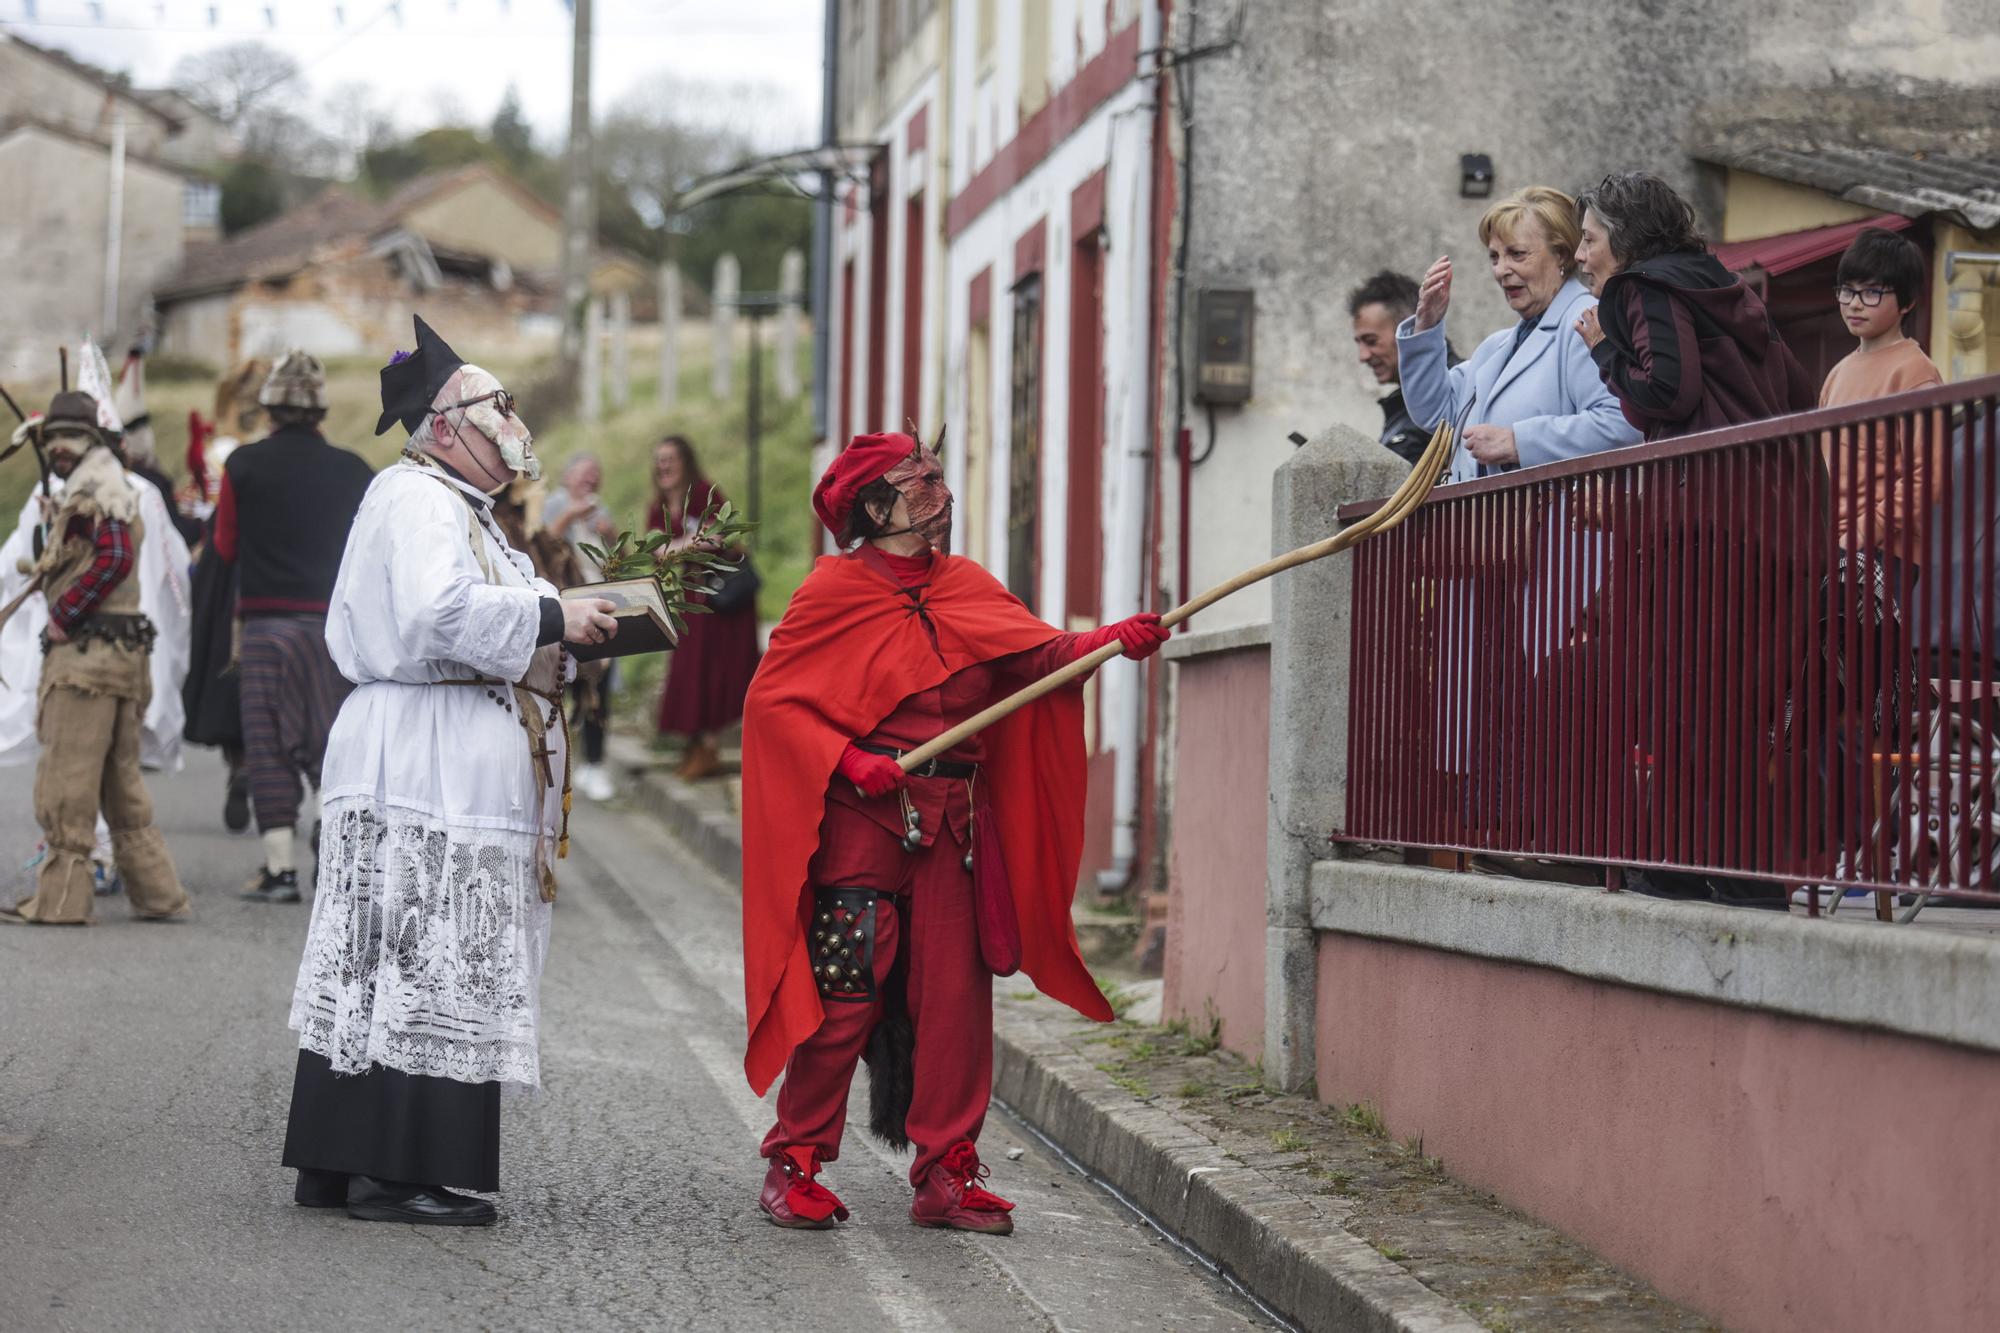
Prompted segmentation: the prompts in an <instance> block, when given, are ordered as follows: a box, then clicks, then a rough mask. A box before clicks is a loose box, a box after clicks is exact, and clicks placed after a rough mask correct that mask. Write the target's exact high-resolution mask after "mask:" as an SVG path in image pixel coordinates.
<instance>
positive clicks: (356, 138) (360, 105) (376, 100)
mask: <svg viewBox="0 0 2000 1333" xmlns="http://www.w3.org/2000/svg"><path fill="white" fill-rule="evenodd" d="M319 119H320V124H321V125H322V126H324V127H325V130H326V133H327V135H328V136H329V137H330V138H331V139H332V140H333V141H334V142H335V143H336V144H338V145H339V146H340V152H341V154H342V156H343V157H344V158H345V162H344V163H343V168H344V170H346V171H352V170H353V167H354V163H355V162H357V161H359V160H360V157H361V154H362V153H364V152H366V151H367V150H369V149H370V148H379V147H381V146H382V145H383V144H385V143H388V142H390V141H391V140H392V139H394V138H396V121H395V118H394V117H393V116H391V115H390V114H389V111H388V108H387V107H386V106H385V105H384V104H383V102H382V100H381V98H380V97H379V96H378V95H377V93H376V91H375V88H374V86H373V85H371V84H369V83H366V82H364V81H362V80H359V79H354V80H350V81H348V82H346V83H341V84H336V85H335V86H334V87H333V89H332V91H330V92H328V93H327V95H326V96H325V97H323V98H321V99H320V117H319Z"/></svg>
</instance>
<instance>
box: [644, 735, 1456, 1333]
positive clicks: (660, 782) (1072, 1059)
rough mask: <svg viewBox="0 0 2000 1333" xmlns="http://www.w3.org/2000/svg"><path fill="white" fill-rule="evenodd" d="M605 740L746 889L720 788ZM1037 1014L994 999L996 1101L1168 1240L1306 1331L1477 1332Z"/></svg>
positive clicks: (1334, 1220)
mask: <svg viewBox="0 0 2000 1333" xmlns="http://www.w3.org/2000/svg"><path fill="white" fill-rule="evenodd" d="M608 741H609V748H610V757H611V760H612V762H613V764H614V765H616V766H617V767H618V768H619V769H621V770H623V771H624V773H625V775H626V786H627V789H628V791H629V794H630V796H631V798H632V800H633V802H634V804H636V805H637V806H639V808H641V809H643V810H644V811H646V812H647V813H648V814H650V815H653V816H654V817H656V818H658V819H659V820H660V822H661V823H662V824H663V825H664V826H665V827H666V828H667V829H668V830H669V831H670V832H672V833H673V834H674V835H675V836H676V837H678V838H679V839H680V840H681V841H682V842H684V843H686V844H687V846H688V847H689V849H690V850H692V851H693V852H694V853H695V854H696V855H697V856H699V857H700V858H701V859H702V861H703V862H704V863H705V864H707V865H708V866H709V867H710V868H711V869H712V870H714V871H715V872H716V873H717V874H718V875H722V876H724V877H725V878H728V879H733V880H738V881H740V880H741V878H742V874H743V846H742V837H741V833H740V831H739V827H738V823H737V818H736V815H735V812H734V811H732V810H731V809H729V807H728V803H727V801H726V800H725V799H724V798H723V796H722V794H721V792H720V791H719V790H718V789H717V788H716V787H715V785H714V784H705V785H703V786H696V785H694V784H690V783H684V782H681V781H679V780H678V779H676V778H673V777H671V776H670V775H668V774H665V773H661V772H658V771H656V770H655V769H654V766H653V765H652V764H650V763H649V762H648V756H647V755H646V752H645V750H644V748H643V747H642V746H640V745H638V744H637V743H636V742H633V741H631V740H629V739H626V738H622V737H616V736H614V737H610V738H608ZM1036 1003H1037V1002H1036V1001H1017V1000H1006V999H1001V998H999V997H997V996H996V998H995V1003H994V1017H995V1020H996V1021H995V1025H994V1027H995V1032H994V1037H995V1040H994V1085H993V1092H994V1096H995V1097H996V1098H997V1099H999V1100H1000V1101H1002V1102H1005V1103H1006V1104H1007V1105H1008V1106H1009V1107H1010V1108H1011V1109H1012V1110H1013V1111H1014V1112H1015V1113H1016V1114H1018V1115H1019V1116H1020V1117H1021V1118H1022V1119H1024V1120H1026V1121H1027V1122H1028V1123H1029V1124H1031V1125H1033V1126H1035V1127H1036V1128H1037V1129H1038V1130H1040V1131H1041V1132H1042V1133H1043V1134H1045V1135H1047V1136H1048V1137H1049V1138H1050V1139H1052V1140H1054V1141H1055V1142H1056V1143H1057V1144H1059V1145H1060V1146H1061V1147H1062V1148H1063V1150H1064V1151H1065V1152H1067V1153H1068V1154H1069V1155H1070V1156H1071V1157H1073V1158H1074V1159H1075V1160H1076V1161H1077V1162H1079V1163H1081V1164H1082V1165H1083V1166H1084V1167H1086V1168H1087V1169H1089V1170H1090V1171H1091V1172H1092V1173H1094V1174H1095V1175H1097V1176H1098V1177H1099V1178H1100V1179H1102V1180H1104V1181H1105V1182H1106V1183H1108V1184H1109V1185H1111V1186H1112V1187H1113V1188H1114V1189H1116V1190H1117V1191H1118V1192H1119V1193H1120V1194H1122V1195H1124V1196H1125V1197H1126V1198H1127V1199H1129V1200H1130V1201H1131V1202H1132V1203H1133V1204H1135V1205H1136V1206H1137V1207H1138V1208H1140V1209H1141V1210H1142V1211H1144V1212H1145V1213H1146V1214H1147V1215H1148V1216H1149V1217H1151V1218H1152V1219H1153V1220H1154V1221H1155V1222H1157V1223H1158V1225H1159V1226H1160V1227H1161V1228H1163V1229H1164V1230H1165V1231H1166V1232H1167V1233H1168V1234H1169V1235H1171V1236H1173V1237H1174V1238H1175V1239H1176V1240H1178V1241H1179V1242H1180V1243H1182V1244H1184V1245H1186V1246H1187V1247H1188V1248H1190V1249H1192V1250H1194V1251H1196V1252H1197V1253H1198V1254H1200V1255H1201V1256H1202V1257H1203V1258H1204V1259H1206V1260H1208V1261H1209V1262H1211V1263H1213V1264H1214V1265H1216V1266H1217V1267H1218V1268H1219V1269H1221V1270H1222V1271H1223V1272H1224V1273H1226V1274H1228V1275H1229V1276H1230V1277H1231V1278H1232V1279H1234V1280H1235V1281H1237V1282H1239V1283H1241V1284H1242V1285H1243V1286H1244V1287H1245V1288H1246V1289H1247V1290H1248V1291H1250V1292H1251V1293H1252V1294H1253V1295H1255V1296H1256V1298H1257V1299H1258V1300H1260V1301H1262V1302H1263V1303H1264V1304H1265V1305H1267V1306H1269V1307H1270V1308H1271V1309H1273V1310H1275V1311H1277V1312H1278V1313H1279V1314H1281V1315H1282V1316H1284V1317H1285V1318H1286V1319H1288V1320H1290V1321H1291V1322H1293V1323H1294V1324H1296V1325H1298V1326H1299V1327H1300V1328H1302V1329H1306V1330H1309V1331H1310V1333H1480V1330H1481V1329H1482V1327H1483V1326H1482V1325H1481V1324H1480V1323H1479V1321H1478V1320H1476V1319H1474V1318H1472V1317H1471V1316H1470V1315H1469V1314H1467V1313H1466V1312H1465V1311H1464V1310H1462V1309H1460V1308H1459V1307H1458V1306H1456V1305H1454V1304H1452V1303H1451V1302H1450V1301H1448V1300H1446V1299H1445V1298H1444V1297H1442V1296H1440V1295H1438V1294H1437V1293H1436V1292H1434V1291H1432V1290H1431V1289H1430V1288H1428V1287H1426V1286H1425V1285H1424V1284H1423V1283H1421V1282H1419V1281H1418V1280H1417V1279H1416V1278H1414V1277H1412V1276H1411V1275H1410V1274H1409V1273H1407V1272H1405V1271H1404V1270H1403V1269H1402V1268H1401V1267H1400V1266H1398V1265H1397V1264H1396V1263H1394V1262H1393V1261H1391V1260H1389V1259H1387V1258H1385V1257H1384V1256H1383V1255H1382V1254H1380V1253H1379V1252H1377V1251H1376V1249H1375V1248H1374V1247H1373V1246H1372V1245H1370V1244H1369V1243H1368V1242H1367V1241H1365V1240H1363V1239H1362V1238H1361V1237H1359V1236H1356V1235H1354V1234H1353V1233H1351V1232H1349V1231H1347V1230H1345V1229H1344V1228H1342V1227H1341V1226H1340V1225H1339V1220H1338V1216H1337V1214H1338V1209H1337V1208H1331V1207H1328V1206H1327V1205H1326V1203H1325V1202H1323V1201H1317V1200H1310V1199H1307V1198H1304V1197H1302V1196H1301V1195H1299V1194H1298V1193H1296V1192H1295V1191H1294V1190H1292V1189H1290V1188H1289V1187H1287V1186H1286V1185H1285V1184H1283V1183H1282V1182H1280V1181H1278V1180H1275V1179H1273V1178H1272V1177H1271V1176H1269V1175H1267V1174H1265V1172H1264V1171H1262V1170H1260V1169H1259V1168H1258V1166H1255V1165H1251V1164H1249V1162H1250V1161H1254V1160H1256V1158H1257V1155H1258V1154H1260V1153H1261V1154H1263V1155H1265V1156H1270V1157H1272V1158H1273V1163H1274V1164H1275V1163H1277V1162H1282V1161H1290V1160H1293V1159H1292V1158H1291V1157H1288V1156H1287V1155H1284V1154H1275V1155H1273V1154H1270V1152H1269V1146H1268V1145H1267V1144H1263V1143H1259V1142H1256V1141H1254V1140H1248V1139H1246V1141H1245V1142H1244V1143H1242V1144H1237V1145H1233V1146H1234V1147H1236V1148H1237V1149H1238V1150H1239V1151H1235V1152H1232V1151H1231V1150H1230V1145H1225V1144H1223V1143H1219V1142H1217V1141H1215V1140H1214V1139H1212V1138H1210V1137H1209V1136H1207V1135H1205V1134H1202V1133H1199V1132H1197V1131H1195V1130H1193V1129H1191V1128H1189V1127H1188V1126H1187V1125H1185V1124H1183V1123H1181V1122H1180V1121H1178V1120H1176V1119H1174V1118H1173V1117H1172V1116H1171V1115H1169V1114H1168V1113H1167V1112H1166V1111H1164V1110H1162V1109H1160V1108H1158V1107H1155V1106H1151V1105H1148V1104H1146V1103H1144V1102H1138V1101H1134V1100H1133V1099H1132V1097H1131V1096H1130V1095H1129V1094H1127V1093H1126V1092H1124V1091H1123V1090H1122V1089H1120V1088H1118V1087H1117V1086H1116V1085H1115V1084H1114V1083H1112V1081H1111V1079H1110V1077H1109V1076H1108V1075H1106V1074H1105V1073H1103V1072H1102V1071H1100V1070H1098V1069H1097V1068H1095V1067H1094V1066H1093V1065H1092V1064H1090V1063H1089V1062H1088V1061H1087V1060H1085V1059H1084V1058H1083V1057H1081V1056H1079V1055H1078V1054H1076V1053H1075V1052H1073V1051H1071V1050H1069V1049H1067V1047H1066V1046H1065V1045H1064V1044H1063V1043H1062V1041H1061V1040H1060V1039H1059V1037H1058V1036H1057V1035H1055V1024H1056V1023H1057V1022H1058V1021H1059V1020H1058V1019H1056V1018H1055V1016H1054V1010H1053V1009H1052V1008H1051V1009H1049V1011H1048V1013H1049V1016H1048V1017H1042V1016H1040V1015H1037V1014H1036V1013H1035V1005H1036ZM1041 1003H1044V1004H1046V1002H1041ZM1246 1159H1249V1160H1246Z"/></svg>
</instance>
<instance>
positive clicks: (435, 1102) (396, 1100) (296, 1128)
mask: <svg viewBox="0 0 2000 1333" xmlns="http://www.w3.org/2000/svg"><path fill="white" fill-rule="evenodd" d="M285 1165H286V1166H289V1167H297V1168H303V1169H305V1170H311V1171H340V1172H344V1173H346V1174H348V1175H360V1176H372V1177H374V1178H375V1179H377V1180H384V1181H396V1182H401V1183H404V1184H411V1185H443V1186H446V1187H448V1188H454V1189H462V1190H477V1191H479V1192H480V1193H482V1194H491V1193H493V1192H494V1191H496V1190H498V1189H499V1188H500V1085H499V1084H498V1083H461V1082H459V1081H458V1080H457V1079H451V1078H434V1077H431V1076H429V1075H425V1074H405V1073H402V1072H400V1071H398V1070H394V1069H384V1068H382V1066H380V1065H370V1066H369V1067H368V1072H367V1073H365V1074H336V1073H334V1072H333V1066H332V1065H330V1064H328V1063H327V1059H326V1057H325V1056H323V1055H317V1054H315V1053H313V1052H312V1051H300V1052H299V1068H298V1073H297V1074H296V1075H295V1076H294V1078H293V1080H292V1115H291V1123H290V1125H289V1126H288V1127H287V1129H286V1131H285Z"/></svg>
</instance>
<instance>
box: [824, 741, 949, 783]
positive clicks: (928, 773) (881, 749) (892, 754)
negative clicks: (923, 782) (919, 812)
mask: <svg viewBox="0 0 2000 1333" xmlns="http://www.w3.org/2000/svg"><path fill="white" fill-rule="evenodd" d="M854 748H855V749H857V750H861V751H865V752H866V753H868V754H880V755H887V756H888V757H889V758H891V759H901V758H902V757H903V756H904V755H906V754H908V753H909V751H908V750H894V749H890V748H889V747H888V746H886V745H869V744H866V743H865V742H862V741H856V742H854ZM978 775H979V765H977V764H968V763H966V762H965V761H964V760H963V759H933V760H931V761H930V762H929V763H927V764H919V765H917V766H916V767H915V768H913V769H911V770H910V776H911V777H913V778H972V777H977V776H978Z"/></svg>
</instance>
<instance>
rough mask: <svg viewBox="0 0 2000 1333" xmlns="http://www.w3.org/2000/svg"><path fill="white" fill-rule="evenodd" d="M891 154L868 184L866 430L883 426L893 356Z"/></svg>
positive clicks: (879, 159) (879, 162) (881, 160)
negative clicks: (890, 231)
mask: <svg viewBox="0 0 2000 1333" xmlns="http://www.w3.org/2000/svg"><path fill="white" fill-rule="evenodd" d="M891 198H893V196H892V195H891V194H890V193H889V158H888V155H887V154H883V155H882V156H880V157H877V158H876V159H875V166H874V170H873V171H872V172H871V173H870V180H869V186H868V402H867V419H866V420H864V421H863V422H862V423H861V428H862V429H863V430H869V431H876V430H881V429H882V428H883V426H884V425H885V424H886V423H884V422H883V420H882V395H883V392H884V389H883V381H884V380H885V379H886V378H887V375H888V365H887V360H888V356H889V201H890V199H891Z"/></svg>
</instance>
